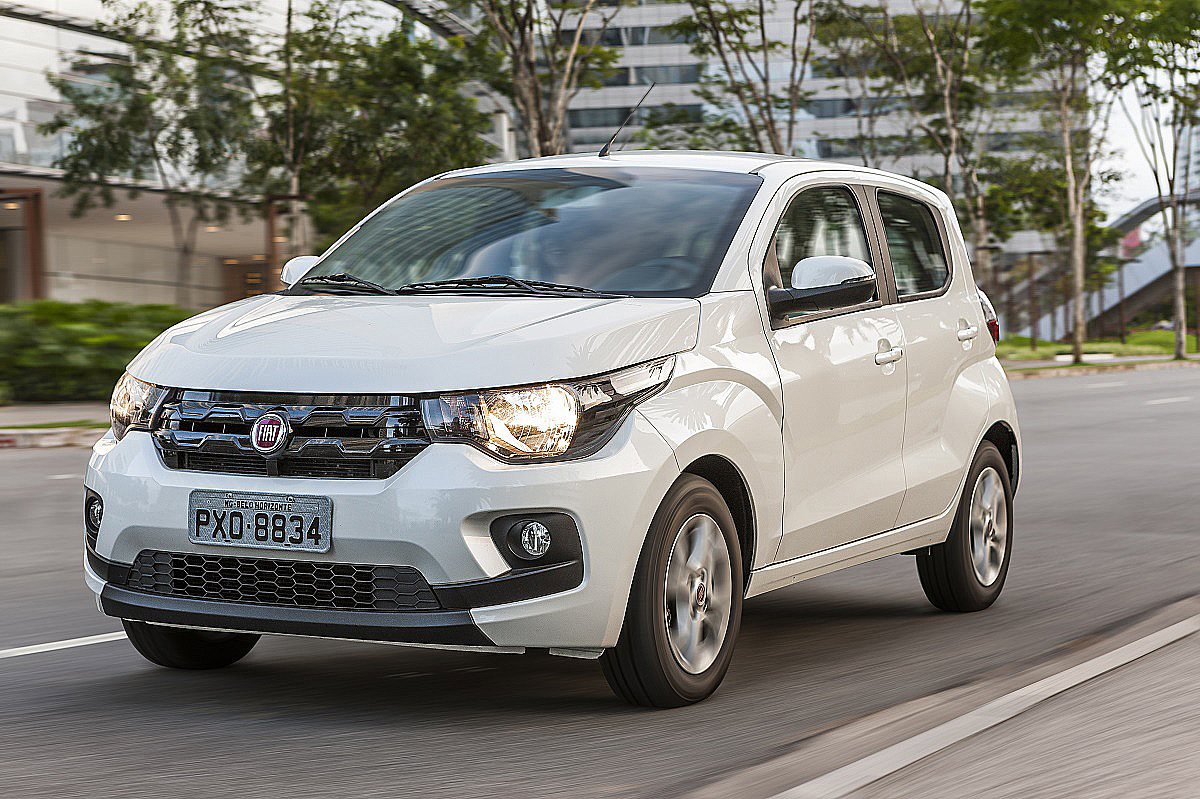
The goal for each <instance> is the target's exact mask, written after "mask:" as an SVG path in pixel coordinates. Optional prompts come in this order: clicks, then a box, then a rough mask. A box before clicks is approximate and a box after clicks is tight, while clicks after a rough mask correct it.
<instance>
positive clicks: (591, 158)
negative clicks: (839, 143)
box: [447, 150, 822, 175]
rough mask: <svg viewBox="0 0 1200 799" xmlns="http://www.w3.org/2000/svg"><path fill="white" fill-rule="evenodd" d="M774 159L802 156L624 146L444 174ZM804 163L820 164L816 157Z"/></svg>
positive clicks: (717, 167)
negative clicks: (599, 151) (626, 147)
mask: <svg viewBox="0 0 1200 799" xmlns="http://www.w3.org/2000/svg"><path fill="white" fill-rule="evenodd" d="M778 161H797V162H803V161H805V159H800V158H789V157H788V156H786V155H771V154H769V153H741V152H718V151H707V150H628V151H617V152H611V153H609V154H608V155H606V156H604V157H603V158H601V157H600V155H599V153H572V154H569V155H549V156H545V157H542V158H525V159H522V160H520V161H508V162H505V163H501V164H487V165H485V166H480V167H472V168H469V169H462V170H458V171H455V172H450V173H447V174H451V175H463V174H474V173H480V172H507V171H510V170H513V169H537V168H539V167H584V166H592V167H595V166H668V167H677V168H681V169H709V170H712V171H715V172H753V171H755V170H756V169H760V168H762V167H764V166H766V165H767V164H773V163H776V162H778ZM808 163H813V164H818V165H819V164H821V163H822V162H820V161H810V162H808Z"/></svg>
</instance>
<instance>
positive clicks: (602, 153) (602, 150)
mask: <svg viewBox="0 0 1200 799" xmlns="http://www.w3.org/2000/svg"><path fill="white" fill-rule="evenodd" d="M657 85H658V84H657V83H654V82H651V83H650V88H649V89H646V93H645V94H643V95H642V99H640V100H638V101H637V105H635V106H634V107H633V108H632V109H630V111H629V116H627V117H625V121H624V122H622V123H621V126H620V127H619V128H617V129H616V131H615V132H614V133H613V135H612V138H611V139H609V140H608V144H606V145H604V146H603V147H601V148H600V157H601V158H603V157H604V156H606V155H608V150H609V148H610V147H612V146H613V142H615V141H616V140H617V136H619V135H620V134H621V131H622V130H624V129H625V126H626V125H628V124H629V120H631V119H633V115H634V114H636V113H637V112H638V109H639V108H641V107H642V103H644V102H646V98H647V97H649V96H650V92H651V90H653V89H654V87H655V86H657Z"/></svg>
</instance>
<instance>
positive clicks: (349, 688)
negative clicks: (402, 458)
mask: <svg viewBox="0 0 1200 799" xmlns="http://www.w3.org/2000/svg"><path fill="white" fill-rule="evenodd" d="M1014 389H1015V392H1016V394H1017V398H1018V402H1019V405H1020V411H1021V421H1022V425H1023V430H1024V435H1025V447H1026V472H1025V474H1024V476H1023V477H1022V481H1021V488H1020V491H1019V493H1018V495H1017V503H1016V515H1015V522H1016V527H1015V531H1016V532H1015V535H1016V541H1015V546H1014V553H1013V563H1012V567H1011V571H1010V574H1009V578H1008V584H1007V587H1006V589H1005V593H1004V595H1003V596H1002V597H1001V599H1000V601H999V602H998V603H997V604H996V605H995V606H994V607H993V608H992V609H990V610H989V611H986V612H984V613H980V614H972V615H952V614H944V613H939V612H937V611H935V610H934V609H933V608H932V607H931V606H929V605H928V604H927V603H926V601H925V598H924V596H923V595H922V593H921V589H920V587H919V585H918V583H917V577H916V569H915V566H914V565H913V562H912V559H911V558H907V557H903V556H897V557H893V558H888V559H886V560H883V561H880V562H877V563H874V564H869V565H867V566H862V567H858V568H856V569H852V570H849V571H846V572H842V573H840V574H834V575H829V576H826V577H822V578H819V579H816V580H812V581H809V582H807V583H803V584H800V585H798V586H795V587H793V588H790V589H787V590H784V591H781V592H777V593H774V594H770V595H767V596H764V597H760V598H757V599H754V600H751V601H749V602H748V603H747V606H746V615H745V620H744V622H743V626H742V638H741V640H740V641H739V643H738V648H737V652H736V654H735V656H734V661H733V666H732V668H731V670H730V672H729V675H728V677H727V679H726V682H725V685H724V686H723V687H722V689H721V690H720V691H719V692H718V693H717V695H716V696H714V697H713V698H712V699H710V700H709V701H707V702H705V703H702V704H701V705H698V706H695V707H691V708H684V709H680V710H674V711H665V712H664V711H644V710H635V709H631V708H628V707H626V706H625V705H623V704H621V703H620V702H618V701H617V700H616V699H615V698H613V697H612V696H611V695H610V694H609V692H608V688H607V686H606V685H605V683H604V680H603V678H602V677H601V675H600V672H599V667H598V666H597V665H596V664H594V663H589V662H587V661H576V660H566V659H558V658H551V657H549V656H541V655H530V656H510V655H475V654H464V653H443V652H431V651H424V650H411V649H402V648H395V647H387V646H376V645H366V644H349V643H339V642H331V641H320V640H311V641H310V640H302V639H281V638H273V639H264V641H263V642H261V643H260V644H259V646H258V647H257V648H256V649H255V650H254V652H252V653H251V655H250V656H249V657H248V658H246V660H244V661H242V663H240V664H238V665H237V666H235V667H233V668H230V669H227V670H224V671H219V672H207V673H183V672H171V671H167V670H163V669H158V668H155V667H152V666H150V665H149V664H148V663H146V662H144V661H142V660H141V658H140V657H139V656H137V655H136V654H135V653H134V652H133V650H132V649H131V648H130V647H129V646H128V644H127V643H126V642H123V641H116V642H110V643H103V644H97V645H94V646H87V647H82V648H77V649H69V650H62V651H57V652H47V653H42V654H35V655H27V656H22V657H17V658H11V659H7V660H0V796H6V797H8V796H12V797H26V796H47V797H50V796H52V797H69V796H89V797H97V796H121V797H140V796H165V795H172V796H174V797H181V798H186V797H200V796H226V795H228V796H238V797H247V798H250V797H272V798H274V797H280V796H287V797H310V796H311V797H317V796H321V797H325V796H330V795H334V794H337V795H342V796H346V797H374V796H381V797H382V796H387V797H406V796H422V797H440V796H453V797H496V796H522V797H538V796H568V795H569V796H571V797H573V799H587V798H588V797H609V796H622V797H624V796H630V797H662V796H671V795H674V794H677V793H680V792H682V791H684V790H686V789H689V788H692V787H695V786H698V785H700V784H702V783H704V782H706V781H708V780H709V779H711V778H713V777H715V776H717V775H720V774H724V773H726V772H728V771H729V770H731V769H737V768H739V767H742V766H746V765H750V764H752V763H756V762H758V761H761V760H763V759H765V758H767V757H770V756H772V755H774V754H777V753H778V752H780V751H781V750H783V749H786V748H789V747H790V746H792V745H794V744H795V743H796V742H797V741H799V740H801V739H803V738H805V737H807V736H809V735H811V734H813V733H814V732H816V731H818V730H821V729H824V728H826V727H828V726H830V725H836V724H839V723H842V722H845V721H847V720H849V719H852V718H856V717H859V716H862V715H864V714H868V713H872V712H875V711H878V710H881V709H883V708H885V707H889V706H891V705H893V704H896V703H898V702H901V701H904V700H907V699H912V698H915V697H918V696H922V695H925V694H929V693H931V692H934V691H937V690H941V689H944V688H948V687H951V686H953V685H957V684H960V683H962V682H964V681H970V680H972V679H975V678H977V677H981V676H985V675H988V676H991V675H995V674H1003V673H1008V672H1014V671H1017V670H1019V669H1020V668H1022V667H1024V666H1027V665H1029V664H1030V663H1032V662H1037V661H1039V660H1041V659H1043V658H1045V657H1047V656H1048V655H1049V654H1050V653H1052V652H1055V651H1060V650H1061V649H1063V648H1064V647H1070V646H1076V645H1079V643H1080V642H1081V641H1086V640H1088V639H1090V638H1092V637H1093V636H1095V635H1096V634H1098V633H1101V632H1103V631H1104V630H1105V629H1107V628H1111V627H1114V626H1119V625H1122V624H1125V623H1127V622H1129V621H1130V620H1132V619H1134V618H1136V617H1137V616H1139V615H1142V614H1145V613H1146V612H1148V611H1150V610H1152V609H1154V608H1157V607H1160V606H1162V605H1165V604H1167V603H1168V602H1170V601H1172V600H1174V599H1176V598H1179V597H1181V596H1185V595H1189V594H1194V593H1197V592H1200V529H1198V528H1200V524H1198V523H1197V518H1198V514H1197V509H1198V505H1200V500H1198V497H1200V466H1198V465H1197V458H1198V457H1200V370H1190V369H1187V370H1172V371H1158V372H1143V373H1128V374H1120V375H1114V376H1094V377H1072V378H1057V379H1046V380H1026V381H1021V382H1018V383H1016V384H1014ZM85 460H86V452H85V451H83V450H55V451H36V450H21V451H4V452H0V547H2V549H0V649H5V648H10V647H17V646H22V645H27V644H36V643H41V642H47V641H54V640H59V639H63V638H71V637H76V636H83V635H89V634H94V633H101V632H108V631H112V630H116V629H118V625H117V624H116V623H115V622H114V621H113V620H112V619H109V618H106V617H104V616H103V615H101V614H99V613H98V612H96V610H95V609H94V603H93V601H92V599H91V595H90V593H89V592H88V591H87V589H86V588H85V587H84V586H83V584H82V581H81V577H80V559H81V553H80V536H81V531H80V515H81V489H80V485H79V481H80V476H81V474H82V469H83V465H84V462H85Z"/></svg>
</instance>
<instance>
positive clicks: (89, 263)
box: [45, 231, 226, 308]
mask: <svg viewBox="0 0 1200 799" xmlns="http://www.w3.org/2000/svg"><path fill="white" fill-rule="evenodd" d="M223 268H224V267H223V265H222V263H221V259H219V258H215V257H213V256H209V255H197V256H195V257H194V259H193V263H192V274H191V279H190V280H189V281H188V282H189V285H190V287H191V288H190V295H191V296H190V301H189V303H188V304H189V305H190V306H191V307H194V308H210V307H212V306H215V305H220V304H221V303H223V302H224V301H225V294H226V286H225V280H224V275H223V273H222V269H223ZM177 270H178V266H177V257H176V254H175V250H173V249H168V248H163V247H155V246H150V245H144V244H135V243H130V242H113V241H101V240H97V239H87V238H79V237H75V236H69V235H63V234H61V233H57V232H54V231H47V232H46V273H45V288H46V292H45V293H46V296H47V297H48V298H50V299H55V300H66V301H71V302H76V301H82V300H88V299H97V300H108V301H111V302H133V303H166V304H172V305H173V304H175V303H176V302H177V301H178V297H177V291H176V282H177V277H176V276H177Z"/></svg>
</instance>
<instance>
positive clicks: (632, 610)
mask: <svg viewBox="0 0 1200 799" xmlns="http://www.w3.org/2000/svg"><path fill="white" fill-rule="evenodd" d="M742 593H743V578H742V558H741V547H740V546H739V544H738V537H737V529H736V527H735V525H734V522H733V516H732V515H731V514H730V512H729V507H728V506H727V505H726V504H725V500H724V499H722V497H721V494H720V492H718V491H717V489H716V488H715V487H714V486H713V484H712V483H710V482H708V481H707V480H705V479H703V478H700V477H697V476H695V475H684V476H683V477H681V478H680V479H679V480H678V481H676V482H675V484H674V485H673V486H672V487H671V490H670V491H668V492H667V496H666V498H665V499H664V500H663V502H662V505H661V506H659V509H658V512H657V513H656V514H655V516H654V521H653V522H651V525H650V532H649V535H648V536H647V538H646V544H645V546H644V547H643V548H642V554H641V558H640V559H639V561H638V567H637V572H636V573H635V575H634V579H633V587H632V589H631V591H630V595H629V606H628V609H627V610H626V614H625V625H624V627H623V628H622V630H621V637H620V639H619V640H618V641H617V645H616V647H615V648H613V649H610V650H608V651H606V652H605V653H604V655H603V656H602V658H601V664H602V666H603V668H604V676H605V678H606V679H607V680H608V684H609V685H610V686H612V689H613V691H615V692H616V693H617V694H618V695H619V696H621V697H622V698H623V699H625V700H626V701H627V702H630V703H632V704H635V705H644V706H647V707H680V706H682V705H688V704H692V703H693V702H699V701H700V700H702V699H704V698H706V697H707V696H709V695H710V694H712V692H713V691H715V690H716V689H717V686H718V685H720V684H721V680H722V679H723V678H724V677H725V672H726V671H727V670H728V669H729V661H730V659H731V658H732V657H733V644H734V641H735V639H736V638H737V634H738V630H739V628H740V627H741V618H742Z"/></svg>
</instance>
